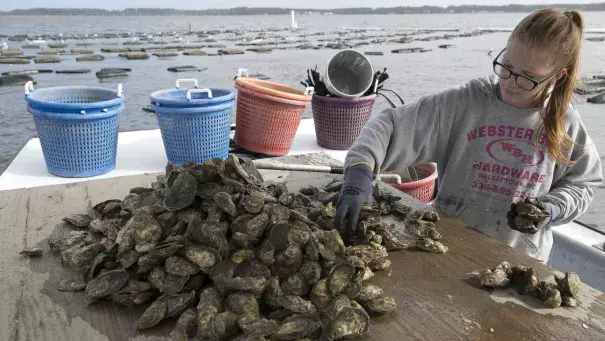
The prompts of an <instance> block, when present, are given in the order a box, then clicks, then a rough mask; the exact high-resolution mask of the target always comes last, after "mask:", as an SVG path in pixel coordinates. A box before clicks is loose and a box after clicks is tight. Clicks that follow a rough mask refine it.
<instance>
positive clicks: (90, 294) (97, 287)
mask: <svg viewBox="0 0 605 341" xmlns="http://www.w3.org/2000/svg"><path fill="white" fill-rule="evenodd" d="M128 278H129V275H128V272H126V271H125V270H111V271H107V272H104V273H102V274H100V275H99V276H98V277H96V278H94V279H92V280H91V281H90V282H88V283H87V284H86V302H87V303H89V304H90V303H94V302H95V301H96V300H98V299H101V298H104V297H106V296H109V295H111V294H113V293H116V292H118V291H119V290H120V289H121V288H122V287H123V286H124V285H126V282H128Z"/></svg>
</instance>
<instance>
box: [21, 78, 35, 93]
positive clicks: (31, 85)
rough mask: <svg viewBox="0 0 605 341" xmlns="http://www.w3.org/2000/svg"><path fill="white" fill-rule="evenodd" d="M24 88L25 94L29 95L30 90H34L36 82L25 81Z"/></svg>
mask: <svg viewBox="0 0 605 341" xmlns="http://www.w3.org/2000/svg"><path fill="white" fill-rule="evenodd" d="M23 89H24V90H25V95H26V96H28V95H29V92H30V91H34V82H32V81H28V82H27V83H25V86H24V87H23Z"/></svg>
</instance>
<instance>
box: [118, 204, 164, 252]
mask: <svg viewBox="0 0 605 341" xmlns="http://www.w3.org/2000/svg"><path fill="white" fill-rule="evenodd" d="M126 231H128V232H129V234H128V236H126V233H127V232H126ZM120 234H122V236H123V238H124V239H125V238H133V240H132V241H130V240H128V241H126V240H124V241H123V242H122V240H121V239H122V238H120ZM160 238H162V227H161V226H160V224H159V223H158V222H157V220H155V218H154V216H153V215H152V214H149V213H148V212H139V213H135V214H134V215H133V216H132V218H130V220H129V221H128V222H127V223H126V225H125V226H124V227H123V228H122V230H120V232H119V233H118V238H117V240H116V242H117V243H118V244H120V247H121V248H122V247H123V246H124V245H125V244H126V242H128V248H127V249H130V248H131V246H130V245H131V243H132V242H134V243H135V247H134V248H135V249H136V251H138V252H148V251H149V250H151V249H152V248H153V247H154V246H155V244H156V243H157V242H158V241H160ZM127 249H126V250H127ZM126 250H124V251H126ZM118 253H121V252H120V251H118Z"/></svg>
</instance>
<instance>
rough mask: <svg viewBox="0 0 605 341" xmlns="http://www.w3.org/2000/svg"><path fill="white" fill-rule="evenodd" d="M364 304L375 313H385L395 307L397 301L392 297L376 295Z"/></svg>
mask: <svg viewBox="0 0 605 341" xmlns="http://www.w3.org/2000/svg"><path fill="white" fill-rule="evenodd" d="M366 305H367V307H368V309H369V310H371V311H373V312H375V313H379V314H386V313H388V312H390V311H391V310H393V309H395V307H396V306H397V303H396V302H395V299H394V298H393V297H376V298H373V299H371V300H369V301H367V302H366Z"/></svg>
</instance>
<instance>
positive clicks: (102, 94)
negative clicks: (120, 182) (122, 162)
mask: <svg viewBox="0 0 605 341" xmlns="http://www.w3.org/2000/svg"><path fill="white" fill-rule="evenodd" d="M25 100H26V101H27V103H28V105H27V111H28V112H29V113H31V114H32V115H33V117H34V122H35V124H36V130H37V132H38V137H39V138H40V144H41V146H42V153H43V154H44V161H45V162H46V168H47V169H48V171H49V172H50V173H51V174H54V175H57V176H62V177H72V178H75V177H78V178H79V177H90V176H95V175H101V174H105V173H107V172H109V171H111V170H112V169H114V168H115V164H116V152H117V145H118V126H119V114H120V113H121V112H122V111H123V109H124V105H123V104H122V103H123V96H122V90H121V85H120V86H119V87H118V90H117V91H116V90H110V89H104V88H97V87H84V86H74V87H69V86H61V87H50V88H44V89H37V90H34V89H33V85H32V84H31V82H28V84H26V85H25Z"/></svg>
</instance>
